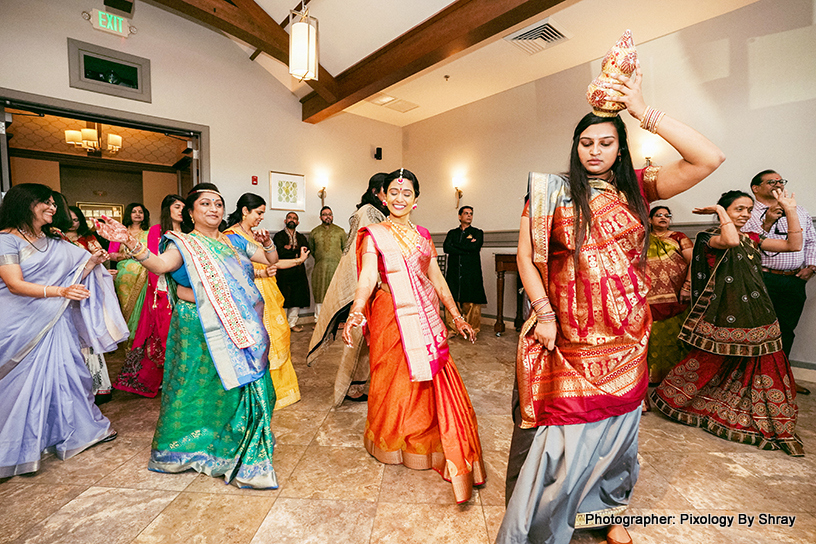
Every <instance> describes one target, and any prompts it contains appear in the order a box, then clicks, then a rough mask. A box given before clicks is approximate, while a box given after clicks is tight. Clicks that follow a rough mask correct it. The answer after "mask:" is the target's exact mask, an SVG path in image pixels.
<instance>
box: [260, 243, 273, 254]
mask: <svg viewBox="0 0 816 544" xmlns="http://www.w3.org/2000/svg"><path fill="white" fill-rule="evenodd" d="M261 247H263V250H264V251H267V252H269V251H275V244H269V245H268V246H261Z"/></svg>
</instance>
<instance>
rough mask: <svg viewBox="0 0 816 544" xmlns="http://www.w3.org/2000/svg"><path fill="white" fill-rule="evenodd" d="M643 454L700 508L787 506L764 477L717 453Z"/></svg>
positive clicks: (776, 508)
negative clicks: (768, 486) (775, 495)
mask: <svg viewBox="0 0 816 544" xmlns="http://www.w3.org/2000/svg"><path fill="white" fill-rule="evenodd" d="M641 455H642V457H643V458H644V460H645V461H646V462H647V463H648V464H649V465H650V466H651V467H653V468H654V469H655V470H656V471H657V473H659V474H660V475H661V476H663V477H664V478H665V479H666V481H667V482H668V484H669V485H671V487H672V488H674V489H676V490H677V492H678V493H679V494H680V495H681V496H682V497H683V498H685V499H686V500H687V501H689V502H690V503H691V504H693V505H694V507H695V508H696V509H697V510H699V511H704V510H707V509H719V510H724V509H730V508H733V509H738V510H742V511H748V510H753V509H757V508H758V509H762V510H768V511H770V510H784V509H785V504H783V503H781V502H780V501H779V500H778V499H776V498H775V497H774V496H773V494H772V493H771V492H770V491H769V490H768V488H767V485H766V482H765V481H764V480H763V479H762V478H760V477H758V476H756V475H754V474H753V473H752V472H751V471H749V470H748V469H745V468H743V467H742V466H741V465H739V463H736V462H733V461H730V460H729V459H727V458H725V457H720V456H718V455H716V454H713V453H655V452H652V453H650V452H644V453H643V454H641ZM712 491H715V492H712ZM650 506H651V505H650Z"/></svg>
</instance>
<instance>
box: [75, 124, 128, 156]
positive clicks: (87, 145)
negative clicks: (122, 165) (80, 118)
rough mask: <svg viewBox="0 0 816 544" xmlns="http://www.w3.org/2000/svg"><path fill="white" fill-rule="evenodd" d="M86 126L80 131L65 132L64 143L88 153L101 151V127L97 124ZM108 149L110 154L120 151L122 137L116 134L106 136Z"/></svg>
mask: <svg viewBox="0 0 816 544" xmlns="http://www.w3.org/2000/svg"><path fill="white" fill-rule="evenodd" d="M89 124H91V125H93V126H88V127H86V128H83V129H80V130H66V131H65V143H66V144H70V145H73V146H74V147H81V148H82V149H85V150H86V151H88V152H89V153H91V152H94V151H100V150H101V149H102V125H101V124H99V123H89ZM106 136H107V140H108V147H107V150H108V152H110V153H112V154H113V153H116V152H118V151H119V150H120V149H122V137H121V136H119V135H118V134H107V135H106Z"/></svg>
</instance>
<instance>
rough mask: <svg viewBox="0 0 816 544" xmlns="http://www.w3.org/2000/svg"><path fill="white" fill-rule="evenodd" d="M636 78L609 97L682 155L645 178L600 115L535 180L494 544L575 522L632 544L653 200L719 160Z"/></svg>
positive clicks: (611, 118)
mask: <svg viewBox="0 0 816 544" xmlns="http://www.w3.org/2000/svg"><path fill="white" fill-rule="evenodd" d="M641 77H642V76H641V73H640V70H639V69H637V70H636V71H635V72H634V73H633V74H632V76H631V77H626V76H625V75H620V76H619V77H618V78H617V79H616V81H617V83H615V84H613V85H612V88H613V89H614V90H616V91H618V93H619V94H620V96H619V97H611V96H609V95H607V100H610V101H614V102H619V103H621V104H623V105H624V107H625V108H626V109H627V110H628V111H629V113H630V114H631V115H632V116H633V117H635V118H636V119H638V120H642V126H643V128H646V129H648V130H650V131H652V132H656V133H657V134H659V135H660V136H661V137H663V138H664V139H665V140H666V141H667V142H668V143H669V144H671V145H672V146H673V147H674V148H675V149H676V150H677V151H678V152H679V153H680V155H681V156H682V157H683V158H682V159H681V160H680V161H677V162H675V163H672V164H668V165H666V166H663V167H662V169H661V168H660V167H656V166H650V167H648V168H646V169H645V170H642V171H639V172H636V171H635V170H634V168H633V166H632V159H631V156H630V154H629V149H628V148H629V146H628V140H627V136H626V127H625V125H624V123H623V121H622V120H621V119H620V117H618V116H617V115H616V113H614V112H612V113H609V112H606V111H601V112H598V113H597V114H596V113H590V114H587V115H586V116H584V118H583V119H581V121H580V122H579V123H578V126H577V127H576V128H575V131H574V133H573V142H572V154H571V159H570V170H569V174H568V175H567V176H558V175H553V174H549V175H547V174H538V173H531V174H530V178H529V185H528V202H527V206H526V207H525V211H524V213H523V215H522V220H521V227H520V231H519V246H518V257H517V261H518V268H519V276H520V277H521V279H522V282H523V284H524V289H525V291H526V292H527V295H528V297H529V298H530V300H532V306H533V309H534V310H535V312H534V313H533V314H532V315H531V317H530V318H529V319H528V321H527V322H526V323H525V324H524V326H523V327H522V329H521V335H520V337H519V347H518V357H517V364H516V378H517V386H518V391H517V394H515V395H514V400H515V401H516V402H515V403H514V404H515V406H514V410H513V415H514V420H515V423H516V428H515V429H514V432H513V438H512V441H511V446H510V458H509V460H508V469H507V493H506V500H507V501H508V506H507V510H506V512H505V517H504V520H503V521H502V525H501V528H500V529H499V532H498V537H497V540H496V542H497V543H499V544H510V543H513V544H515V543H527V542H535V543H546V544H567V543H568V542H570V540H571V538H572V534H573V531H574V529H575V528H579V527H580V528H593V527H594V528H600V527H607V528H608V529H607V543H608V544H625V543H629V542H631V537H629V535H628V533H627V532H626V529H625V528H624V527H623V525H620V523H621V522H620V521H617V519H618V518H617V516H619V514H621V513H622V512H623V511H625V510H626V508H627V505H628V503H629V499H630V497H631V494H632V490H633V489H634V485H635V482H636V481H637V478H638V473H639V465H638V461H637V450H638V441H637V437H638V425H639V422H640V416H641V410H640V405H641V402H642V401H643V398H644V397H645V394H646V389H647V385H648V371H647V366H646V347H647V345H648V341H649V329H650V326H651V315H650V313H649V307H648V304H647V294H648V291H649V279H648V276H647V274H646V268H645V259H646V240H647V232H646V228H645V225H646V224H647V222H648V206H647V203H648V201H653V200H657V199H665V198H669V197H671V196H673V195H675V194H678V193H680V192H682V191H684V190H686V189H688V188H689V187H691V186H693V185H694V184H696V183H698V182H699V181H701V180H702V179H703V178H705V177H706V176H708V174H710V173H711V172H712V171H713V170H714V169H716V168H717V167H718V166H719V165H720V163H721V162H722V161H723V157H722V153H721V152H720V150H719V149H717V147H716V146H715V145H714V144H712V143H711V142H709V141H708V140H706V139H705V138H704V137H703V136H702V135H700V134H699V133H697V132H695V131H694V130H692V129H691V128H689V127H687V126H686V125H683V124H682V123H680V122H679V121H676V120H674V119H672V118H670V117H668V116H665V115H663V114H662V113H661V112H657V111H656V110H652V109H651V108H647V107H646V105H645V104H644V102H643V98H642V95H641V91H640V80H641ZM610 92H611V91H610ZM650 112H651V113H650Z"/></svg>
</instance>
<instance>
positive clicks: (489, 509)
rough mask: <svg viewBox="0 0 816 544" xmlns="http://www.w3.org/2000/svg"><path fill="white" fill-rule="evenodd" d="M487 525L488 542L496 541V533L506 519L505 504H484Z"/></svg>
mask: <svg viewBox="0 0 816 544" xmlns="http://www.w3.org/2000/svg"><path fill="white" fill-rule="evenodd" d="M482 510H484V517H485V526H486V527H487V536H488V542H496V535H497V534H498V533H499V527H501V522H502V520H503V519H504V506H487V505H483V506H482Z"/></svg>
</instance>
